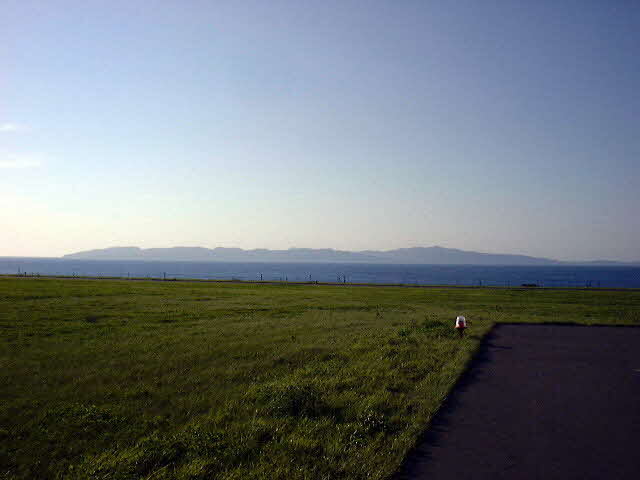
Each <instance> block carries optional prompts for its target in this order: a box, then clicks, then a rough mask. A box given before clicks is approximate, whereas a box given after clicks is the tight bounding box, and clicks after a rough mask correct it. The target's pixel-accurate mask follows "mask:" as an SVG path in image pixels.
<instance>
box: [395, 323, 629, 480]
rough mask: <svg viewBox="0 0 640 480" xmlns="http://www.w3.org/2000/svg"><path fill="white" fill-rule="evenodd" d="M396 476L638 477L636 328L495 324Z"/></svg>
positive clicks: (440, 478) (478, 478) (438, 479)
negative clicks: (476, 357) (474, 360)
mask: <svg viewBox="0 0 640 480" xmlns="http://www.w3.org/2000/svg"><path fill="white" fill-rule="evenodd" d="M398 478H401V479H414V480H415V479H420V480H422V479H429V480H443V479H456V480H464V479H473V480H482V479H492V480H497V479H548V480H552V479H562V480H569V479H576V480H577V479H580V480H587V479H594V480H595V479H597V480H604V479H615V480H619V479H634V480H636V479H640V328H633V327H628V328H627V327H577V326H575V327H574V326H558V325H554V326H546V325H517V326H516V325H502V326H499V327H497V328H496V329H495V330H494V331H493V333H492V334H491V336H490V337H489V338H488V339H487V342H486V347H485V348H484V349H483V350H482V352H481V353H480V354H479V358H478V360H477V362H476V363H475V365H474V366H473V367H472V368H471V369H470V371H469V372H468V373H467V374H466V375H465V376H464V377H463V379H462V380H461V382H460V384H459V386H458V387H457V388H456V390H455V391H454V392H453V394H452V395H451V397H450V399H449V400H448V401H447V403H446V404H445V405H444V406H443V409H442V411H441V413H440V414H439V415H438V417H437V418H436V419H435V420H434V425H433V428H432V429H431V430H430V431H429V432H428V433H427V434H426V435H425V438H424V439H423V441H422V443H421V444H420V446H419V447H418V448H417V449H416V451H415V452H414V454H413V455H410V456H409V458H408V460H407V463H406V464H405V466H404V469H403V471H402V472H401V474H400V475H399V477H398Z"/></svg>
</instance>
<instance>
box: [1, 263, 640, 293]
mask: <svg viewBox="0 0 640 480" xmlns="http://www.w3.org/2000/svg"><path fill="white" fill-rule="evenodd" d="M0 274H20V275H29V276H37V275H65V276H89V277H98V276H108V277H124V278H141V277H142V278H153V279H167V280H171V279H216V280H245V281H260V280H262V281H283V282H316V281H317V282H323V283H324V282H332V283H374V284H399V285H400V284H412V285H458V286H501V287H509V286H511V287H513V286H522V285H529V286H533V285H535V286H539V287H586V288H640V266H573V265H561V266H556V265H554V266H499V265H496V266H478V265H396V264H366V263H257V262H254V263H243V262H185V261H171V262H168V261H148V260H127V261H119V260H76V259H65V258H27V257H0Z"/></svg>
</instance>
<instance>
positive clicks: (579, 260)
mask: <svg viewBox="0 0 640 480" xmlns="http://www.w3.org/2000/svg"><path fill="white" fill-rule="evenodd" d="M129 248H137V249H140V250H142V251H146V250H171V249H202V248H204V249H207V250H215V249H218V248H221V249H229V250H234V249H237V248H240V247H233V246H204V245H172V246H158V245H156V246H151V247H144V248H143V247H139V246H137V245H112V246H105V247H96V248H91V249H87V250H78V251H73V252H66V253H63V254H62V255H56V256H46V255H14V256H11V255H0V257H15V258H20V257H22V258H63V257H65V256H68V255H75V254H81V253H86V252H94V251H101V250H112V249H129ZM416 248H417V249H431V248H440V249H443V250H453V251H460V252H464V253H473V254H480V255H484V254H488V255H514V256H523V257H532V258H537V259H545V260H551V261H560V262H565V263H588V262H598V261H614V262H615V261H616V260H612V259H609V258H568V259H567V258H565V259H562V258H555V257H539V256H534V255H529V254H527V253H526V252H510V253H509V252H488V251H485V250H465V249H457V248H453V247H447V246H443V245H423V246H417V247H416V246H414V247H399V248H398V249H366V250H342V249H335V248H332V247H319V248H309V247H297V246H291V247H286V248H275V249H265V248H263V247H255V248H244V249H242V248H241V250H242V251H244V252H252V251H257V250H267V251H270V252H286V251H292V250H330V251H337V252H345V253H353V254H356V253H363V252H375V253H390V252H394V251H396V250H403V249H408V250H411V249H416ZM105 258H107V257H105ZM618 262H622V263H636V264H637V263H640V260H629V261H619V260H618Z"/></svg>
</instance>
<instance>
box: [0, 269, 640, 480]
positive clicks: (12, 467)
mask: <svg viewBox="0 0 640 480" xmlns="http://www.w3.org/2000/svg"><path fill="white" fill-rule="evenodd" d="M639 312H640V291H639V290H629V291H595V290H591V291H585V290H573V291H572V290H538V289H531V290H526V289H488V288H485V289H454V288H449V289H447V288H442V289H423V288H398V287H388V288H387V287H351V286H348V285H347V286H318V285H286V286H285V285H256V284H253V285H252V284H233V283H206V282H200V283H198V282H151V281H125V280H81V279H78V280H59V279H57V280H56V279H44V278H42V279H19V278H6V277H5V278H0V392H1V396H0V478H20V479H22V478H24V479H26V478H41V479H44V478H68V479H86V478H94V479H156V480H157V479H169V478H171V479H173V478H176V479H205V478H207V479H208V478H216V479H217V478H219V479H279V478H286V479H287V480H294V479H364V478H367V479H384V478H388V477H389V476H390V475H391V474H392V473H393V472H394V471H395V470H396V469H397V467H398V466H399V465H400V463H401V461H402V459H403V458H404V456H405V455H406V453H407V452H408V450H409V449H411V447H412V446H413V445H414V443H415V441H416V439H417V438H418V435H419V434H420V433H421V432H422V431H423V430H424V429H425V428H426V427H427V426H428V424H429V421H430V419H431V418H432V416H433V414H434V413H435V412H436V410H437V409H438V406H439V405H440V404H441V402H442V400H443V399H444V398H445V397H446V395H447V394H448V392H449V391H450V389H451V388H452V386H453V385H454V383H455V381H456V379H457V378H458V377H459V375H460V374H461V372H462V371H463V370H464V368H465V366H466V365H467V363H468V361H469V360H470V358H471V357H472V356H473V353H474V352H475V351H476V349H477V348H478V346H479V343H480V340H481V338H482V336H483V335H484V334H485V333H486V332H487V331H488V330H489V329H490V328H491V326H492V325H493V324H494V323H496V322H573V323H581V324H636V325H640V313H639ZM460 313H463V314H464V315H466V316H467V318H468V319H470V320H471V321H472V322H473V324H472V326H471V328H470V335H469V336H468V337H467V338H465V339H463V340H460V339H457V338H456V337H455V332H454V331H453V328H452V327H453V321H454V319H455V316H456V315H458V314H460Z"/></svg>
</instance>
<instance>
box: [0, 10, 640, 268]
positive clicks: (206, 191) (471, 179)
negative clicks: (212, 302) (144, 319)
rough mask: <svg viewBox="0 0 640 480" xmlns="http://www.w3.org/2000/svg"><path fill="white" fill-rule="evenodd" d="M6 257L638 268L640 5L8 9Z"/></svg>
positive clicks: (0, 193)
mask: <svg viewBox="0 0 640 480" xmlns="http://www.w3.org/2000/svg"><path fill="white" fill-rule="evenodd" d="M0 38H1V39H2V46H1V47H0V56H1V58H2V59H3V65H4V69H3V78H2V83H1V84H0V89H1V90H0V91H1V92H2V94H3V103H2V106H1V107H0V199H1V200H2V207H3V208H2V209H1V211H0V227H1V228H2V240H1V241H0V256H25V257H30V256H33V257H38V256H42V257H58V256H62V255H64V254H68V253H73V252H78V251H84V250H91V249H97V248H107V247H110V246H116V245H132V246H138V247H141V248H154V247H160V248H164V247H162V246H178V245H189V246H204V247H207V248H215V247H217V246H223V247H229V248H233V247H237V248H243V249H247V250H248V249H254V248H269V249H274V250H275V249H288V248H290V247H292V246H295V247H297V248H334V249H336V250H345V251H362V250H392V249H396V248H409V247H414V246H427V247H428V246H433V245H440V246H443V247H446V248H456V249H460V250H468V251H477V252H486V253H499V254H515V255H528V256H533V257H544V258H552V259H558V260H565V261H583V260H599V259H606V260H617V261H639V260H640V222H638V221H637V220H634V219H635V218H636V217H637V213H636V210H637V208H638V205H640V188H639V187H640V186H639V185H638V183H639V180H640V135H638V133H637V130H638V122H637V114H638V112H639V111H640V95H638V93H637V89H638V85H640V55H639V54H640V4H638V3H634V2H615V3H614V2H599V1H580V2H578V1H562V2H551V1H540V2H529V3H524V4H523V3H520V2H509V1H497V2H492V3H489V2H472V1H462V2H456V3H455V4H452V3H451V2H428V3H427V2H420V1H413V0H408V1H406V2H390V1H381V0H371V1H367V2H363V1H351V0H346V1H340V2H338V1H328V2H311V3H304V4H301V3H300V2H293V1H277V0H275V1H273V2H260V1H257V0H255V1H233V2H231V1H219V2H208V1H200V0H191V1H188V2H178V1H168V0H149V1H145V2H125V1H119V0H116V1H113V2H106V3H104V2H93V1H80V0H73V1H58V2H36V1H30V0H20V1H15V0H8V1H5V2H3V15H2V17H1V18H0Z"/></svg>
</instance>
